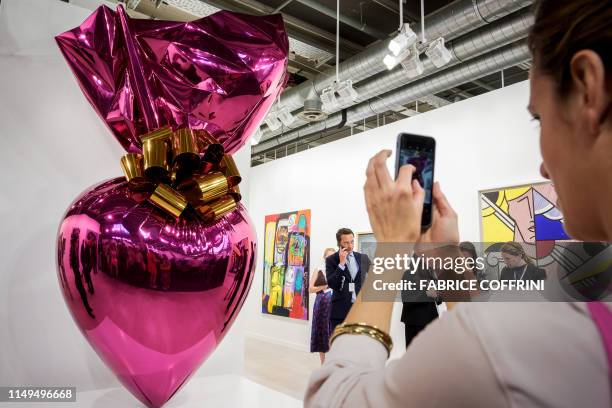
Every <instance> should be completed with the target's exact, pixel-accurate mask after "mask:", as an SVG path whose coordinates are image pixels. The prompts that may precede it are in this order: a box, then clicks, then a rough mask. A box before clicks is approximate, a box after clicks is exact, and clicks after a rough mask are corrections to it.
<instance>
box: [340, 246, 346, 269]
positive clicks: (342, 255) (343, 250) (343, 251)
mask: <svg viewBox="0 0 612 408" xmlns="http://www.w3.org/2000/svg"><path fill="white" fill-rule="evenodd" d="M338 255H339V256H340V265H344V264H345V263H346V258H347V257H348V250H347V249H346V248H342V247H341V248H340V250H339V251H338Z"/></svg>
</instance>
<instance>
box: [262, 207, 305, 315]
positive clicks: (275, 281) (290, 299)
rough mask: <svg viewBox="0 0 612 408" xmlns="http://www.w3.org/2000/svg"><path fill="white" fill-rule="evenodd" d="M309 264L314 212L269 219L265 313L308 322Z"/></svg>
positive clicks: (266, 241)
mask: <svg viewBox="0 0 612 408" xmlns="http://www.w3.org/2000/svg"><path fill="white" fill-rule="evenodd" d="M309 263H310V210H300V211H293V212H289V213H284V214H274V215H268V216H266V219H265V241H264V264H263V291H262V297H261V300H262V304H261V311H262V313H264V314H272V315H277V316H285V317H290V318H292V319H301V320H308V271H309V269H310V268H309Z"/></svg>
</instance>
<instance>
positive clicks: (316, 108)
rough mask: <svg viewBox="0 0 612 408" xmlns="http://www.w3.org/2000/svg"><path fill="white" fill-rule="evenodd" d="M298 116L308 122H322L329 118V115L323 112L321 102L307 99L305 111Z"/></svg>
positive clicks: (317, 99)
mask: <svg viewBox="0 0 612 408" xmlns="http://www.w3.org/2000/svg"><path fill="white" fill-rule="evenodd" d="M297 116H298V117H299V118H300V119H302V120H305V121H306V122H320V121H322V120H324V119H326V118H327V113H325V112H323V107H322V105H321V100H320V99H319V98H316V99H306V100H305V101H304V109H303V110H302V111H301V112H300V113H298V114H297Z"/></svg>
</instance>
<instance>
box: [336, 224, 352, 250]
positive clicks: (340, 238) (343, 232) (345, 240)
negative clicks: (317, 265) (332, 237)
mask: <svg viewBox="0 0 612 408" xmlns="http://www.w3.org/2000/svg"><path fill="white" fill-rule="evenodd" d="M336 242H337V243H338V247H339V248H346V249H347V250H348V251H349V252H351V251H352V250H353V247H354V246H355V234H353V231H351V229H350V228H340V229H339V230H338V232H336Z"/></svg>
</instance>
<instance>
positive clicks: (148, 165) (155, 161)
mask: <svg viewBox="0 0 612 408" xmlns="http://www.w3.org/2000/svg"><path fill="white" fill-rule="evenodd" d="M171 136H172V129H170V128H169V127H165V128H161V129H157V130H155V131H153V132H150V133H147V134H146V135H144V136H142V137H141V138H140V140H142V154H143V156H144V171H145V174H146V175H147V176H148V177H158V176H160V175H165V174H167V173H168V171H169V170H170V166H169V164H168V145H167V142H168V141H169V140H170V137H171Z"/></svg>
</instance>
